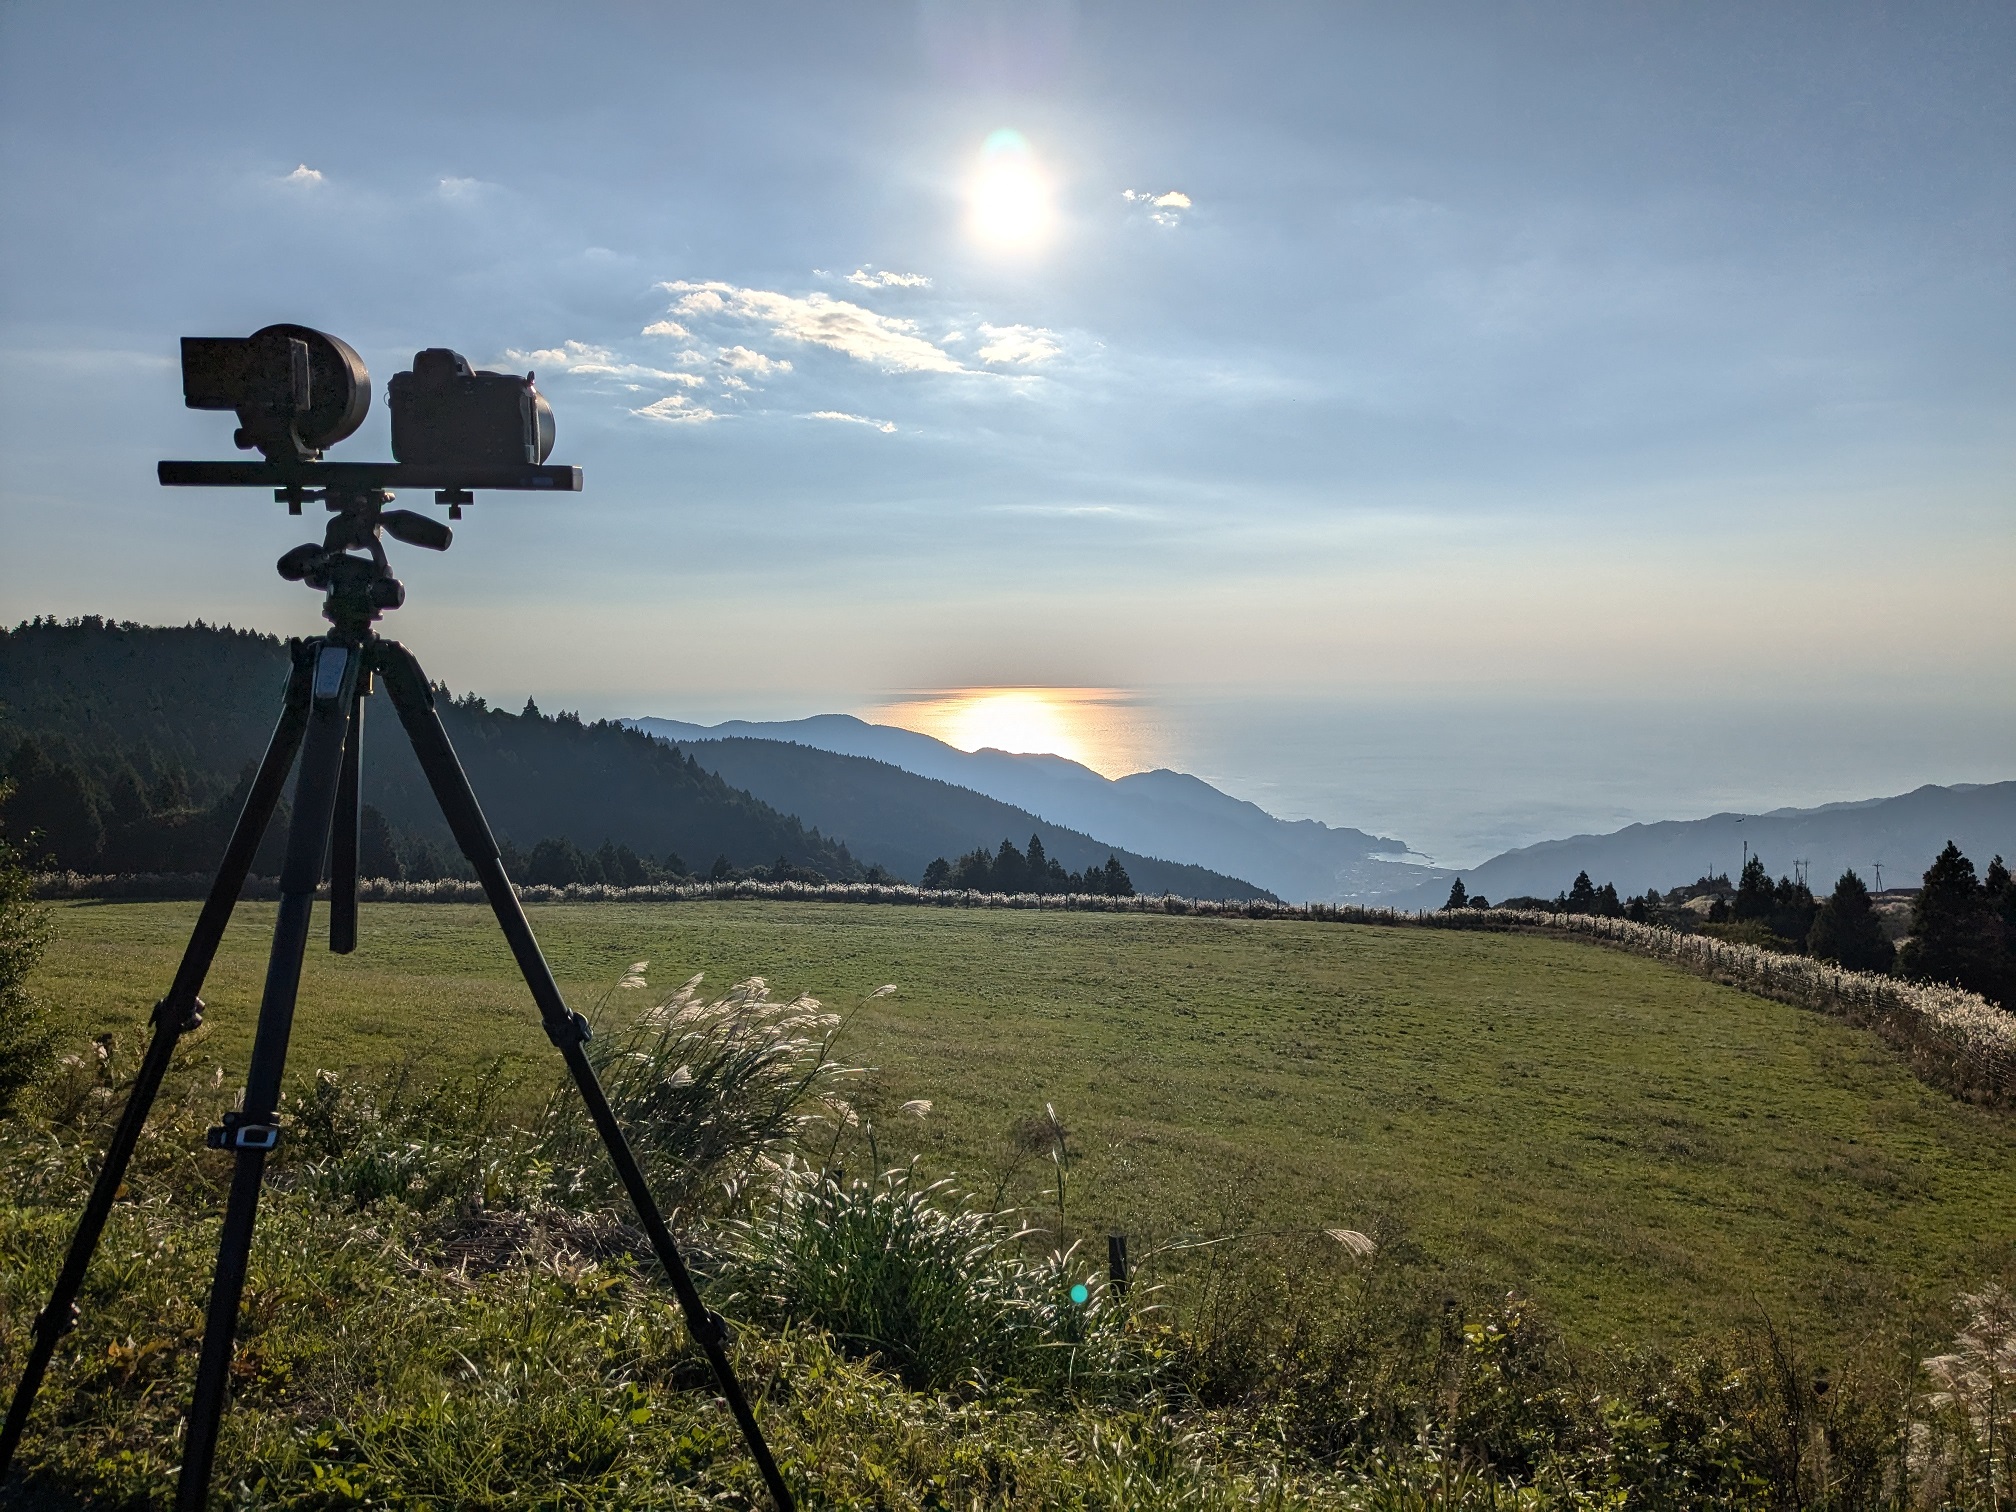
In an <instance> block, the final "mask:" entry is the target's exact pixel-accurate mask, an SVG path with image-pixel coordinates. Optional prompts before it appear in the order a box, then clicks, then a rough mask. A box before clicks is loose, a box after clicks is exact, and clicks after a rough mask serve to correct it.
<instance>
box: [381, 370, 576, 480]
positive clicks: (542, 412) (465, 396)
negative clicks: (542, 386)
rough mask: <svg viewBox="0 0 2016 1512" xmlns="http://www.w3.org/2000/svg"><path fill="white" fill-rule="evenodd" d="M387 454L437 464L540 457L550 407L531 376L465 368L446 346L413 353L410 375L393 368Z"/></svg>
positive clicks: (548, 435)
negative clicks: (389, 449)
mask: <svg viewBox="0 0 2016 1512" xmlns="http://www.w3.org/2000/svg"><path fill="white" fill-rule="evenodd" d="M385 397H386V400H387V402H388V403H389V404H390V405H391V407H392V455H393V456H394V457H395V458H397V459H398V460H399V461H401V462H419V463H433V464H435V465H437V466H442V465H453V464H457V463H467V464H470V465H472V466H477V467H507V466H510V465H512V464H522V463H528V462H529V463H539V462H544V461H545V460H546V458H547V456H548V455H549V454H550V453H551V452H552V450H553V406H552V405H550V404H548V403H547V402H546V396H545V395H544V394H542V393H540V392H539V390H538V389H536V388H534V387H533V386H532V375H531V374H530V373H527V374H526V375H525V376H524V377H523V378H520V377H519V376H518V375H517V374H516V373H490V372H479V371H472V370H471V369H470V366H469V359H468V358H466V357H464V356H463V355H462V354H461V353H460V352H451V351H449V350H448V349H447V348H446V347H429V348H428V349H427V350H426V351H424V352H416V353H414V354H413V370H412V371H411V372H410V373H394V374H393V375H392V381H391V383H389V384H388V385H386V389H385Z"/></svg>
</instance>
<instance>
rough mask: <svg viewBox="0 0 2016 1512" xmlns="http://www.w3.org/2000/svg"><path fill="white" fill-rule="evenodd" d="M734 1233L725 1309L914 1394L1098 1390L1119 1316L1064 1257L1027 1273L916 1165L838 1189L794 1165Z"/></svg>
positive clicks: (962, 1201)
mask: <svg viewBox="0 0 2016 1512" xmlns="http://www.w3.org/2000/svg"><path fill="white" fill-rule="evenodd" d="M779 1175H780V1178H781V1179H780V1181H779V1184H778V1188H777V1191H776V1195H775V1196H774V1197H773V1198H772V1199H771V1200H770V1201H769V1202H767V1203H766V1204H765V1205H764V1207H763V1208H762V1209H761V1210H760V1211H759V1212H758V1213H757V1215H756V1216H755V1217H753V1218H749V1219H745V1220H743V1221H741V1222H739V1223H737V1224H736V1225H735V1227H734V1229H733V1235H734V1237H733V1241H732V1248H731V1255H732V1258H731V1260H730V1262H729V1266H728V1272H727V1280H728V1284H729V1286H730V1287H731V1289H732V1291H733V1293H734V1296H735V1300H736V1301H737V1302H739V1303H740V1305H741V1306H743V1307H744V1308H746V1309H747V1310H748V1311H749V1312H750V1313H752V1314H753V1315H754V1316H757V1317H760V1318H763V1319H765V1320H766V1321H769V1322H771V1323H774V1324H777V1325H779V1326H782V1327H786V1328H790V1327H810V1328H815V1329H819V1330H821V1331H822V1332H824V1333H826V1334H827V1335H829V1336H830V1337H831V1338H832V1340H833V1343H834V1346H835V1347H836V1348H838V1349H839V1350H840V1351H841V1352H842V1353H844V1354H847V1355H849V1356H851V1357H854V1358H857V1359H872V1360H877V1361H879V1362H880V1363H881V1365H882V1367H883V1368H884V1369H886V1370H889V1371H892V1372H893V1373H895V1374H896V1375H897V1376H899V1377H900V1378H901V1379H902V1381H903V1382H904V1384H905V1385H907V1386H910V1387H911V1388H913V1389H915V1390H920V1391H960V1392H964V1393H968V1394H973V1395H981V1394H984V1393H986V1392H988V1391H989V1390H992V1389H995V1388H998V1387H1000V1386H1002V1385H1005V1384H1010V1383H1014V1384H1020V1385H1024V1386H1046V1387H1053V1388H1054V1387H1061V1386H1069V1385H1075V1384H1080V1383H1081V1381H1082V1383H1083V1384H1086V1385H1092V1384H1095V1383H1100V1382H1110V1380H1111V1379H1112V1378H1113V1377H1114V1375H1115V1374H1116V1373H1117V1371H1118V1368H1119V1366H1120V1361H1121V1358H1122V1356H1123V1355H1124V1348H1123V1346H1122V1342H1121V1333H1122V1325H1123V1322H1124V1319H1123V1314H1122V1313H1121V1311H1120V1309H1119V1308H1118V1306H1117V1303H1116V1301H1115V1299H1113V1298H1111V1297H1110V1296H1109V1295H1108V1294H1107V1292H1106V1289H1105V1287H1104V1285H1103V1283H1102V1282H1100V1281H1099V1280H1098V1278H1097V1277H1095V1276H1090V1275H1086V1276H1080V1277H1076V1278H1075V1281H1076V1284H1079V1285H1083V1286H1084V1287H1085V1299H1086V1300H1085V1301H1084V1303H1083V1304H1079V1303H1076V1302H1074V1301H1073V1297H1072V1287H1073V1285H1074V1276H1073V1266H1074V1260H1075V1256H1074V1255H1073V1254H1072V1253H1071V1252H1069V1251H1065V1252H1063V1253H1057V1254H1052V1255H1050V1256H1048V1257H1047V1258H1045V1259H1042V1260H1038V1261H1033V1262H1032V1261H1030V1260H1028V1259H1026V1258H1024V1256H1023V1255H1022V1254H1021V1252H1020V1250H1019V1248H1018V1242H1019V1241H1020V1240H1021V1239H1022V1238H1023V1237H1024V1232H1023V1231H1022V1230H1020V1229H1018V1228H1017V1227H1016V1225H1015V1224H1014V1222H1013V1220H1012V1217H1011V1215H1009V1214H1004V1213H988V1212H982V1211H979V1210H978V1209H976V1208H975V1207H974V1206H973V1205H972V1203H971V1200H970V1199H967V1198H964V1197H962V1196H961V1195H960V1194H959V1193H957V1192H956V1191H955V1190H954V1189H953V1187H952V1185H951V1183H950V1182H947V1181H935V1182H933V1181H926V1180H925V1179H924V1178H922V1177H921V1176H919V1175H918V1172H917V1168H916V1165H915V1164H914V1163H912V1164H910V1165H907V1166H900V1167H897V1168H895V1169H893V1170H889V1171H885V1172H883V1173H881V1174H880V1175H879V1176H876V1177H875V1178H873V1179H872V1180H864V1179H861V1178H856V1179H855V1180H853V1181H851V1182H849V1181H845V1180H844V1179H843V1178H841V1177H840V1176H839V1175H837V1174H835V1173H833V1172H830V1171H823V1170H816V1169H813V1168H810V1167H807V1166H803V1165H800V1164H797V1163H795V1162H793V1163H791V1164H789V1165H786V1166H785V1167H783V1168H782V1169H781V1170H780V1172H779Z"/></svg>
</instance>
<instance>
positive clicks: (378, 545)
mask: <svg viewBox="0 0 2016 1512" xmlns="http://www.w3.org/2000/svg"><path fill="white" fill-rule="evenodd" d="M287 495H294V496H295V497H290V498H288V499H287V502H288V504H289V505H290V507H292V508H294V509H298V508H299V507H300V504H301V502H302V501H304V500H307V499H319V500H321V501H322V502H323V503H324V504H325V505H327V506H328V508H329V511H330V516H331V518H330V520H329V525H328V528H327V529H326V530H324V531H323V532H322V544H321V545H319V546H318V545H316V544H315V543H314V542H313V541H308V542H305V543H303V544H302V545H299V546H296V547H295V548H294V549H293V550H292V551H290V552H288V553H287V554H286V555H285V556H283V557H281V558H280V560H279V562H278V564H277V566H278V569H279V572H280V576H282V577H283V578H285V579H287V581H288V582H290V583H306V584H307V585H308V586H309V587H310V588H320V589H322V590H323V593H324V594H325V597H324V598H323V600H322V614H323V617H324V618H325V619H327V620H328V621H329V623H330V624H332V625H334V626H335V627H336V628H337V629H339V630H343V631H347V632H349V633H351V634H353V635H358V636H362V635H363V634H364V633H365V631H367V630H368V629H369V627H370V624H371V621H373V620H375V619H376V618H378V616H379V615H380V614H382V613H384V612H385V611H386V610H387V609H397V608H398V607H399V606H400V605H401V604H403V603H405V602H406V585H405V584H403V583H401V582H400V581H399V579H397V578H395V577H394V576H392V564H391V562H390V561H388V560H387V559H386V556H385V546H384V543H383V542H382V541H380V539H379V532H380V531H381V530H388V531H390V532H391V533H392V538H393V539H394V540H397V541H404V542H405V543H406V544H407V545H409V546H422V547H425V548H426V549H427V550H429V551H446V550H447V549H448V547H449V545H450V543H452V542H453V541H454V539H455V535H454V532H453V531H451V530H450V529H449V528H448V527H447V526H446V525H443V524H441V523H439V522H438V521H435V520H430V519H428V518H427V516H425V515H423V514H415V513H414V512H413V511H412V510H410V509H391V510H388V509H386V508H385V506H386V505H387V504H389V503H391V502H392V498H393V495H392V492H391V490H390V489H384V488H334V487H332V488H322V489H304V488H298V487H297V488H289V489H279V490H276V497H280V496H287ZM456 512H457V513H458V514H459V513H460V512H461V511H460V508H459V506H458V507H457V510H456ZM360 550H361V551H364V552H366V553H368V555H366V556H355V555H353V554H352V553H353V552H356V551H360Z"/></svg>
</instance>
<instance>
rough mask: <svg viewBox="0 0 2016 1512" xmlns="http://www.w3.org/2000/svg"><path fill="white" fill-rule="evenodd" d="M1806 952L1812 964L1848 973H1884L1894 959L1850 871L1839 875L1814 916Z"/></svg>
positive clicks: (1894, 953)
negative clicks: (1816, 962)
mask: <svg viewBox="0 0 2016 1512" xmlns="http://www.w3.org/2000/svg"><path fill="white" fill-rule="evenodd" d="M1806 949H1807V950H1808V951H1809V952H1810V953H1811V954H1812V955H1813V957H1814V959H1815V960H1821V961H1833V962H1835V963H1836V964H1838V965H1840V966H1843V967H1845V968H1846V969H1848V970H1849V971H1888V970H1889V969H1890V967H1891V964H1892V963H1893V962H1894V961H1895V960H1896V959H1897V947H1896V946H1894V945H1892V944H1891V943H1890V941H1889V939H1888V938H1887V937H1886V936H1885V935H1884V933H1883V922H1882V920H1881V919H1879V918H1878V917H1877V915H1876V906H1875V904H1874V903H1872V902H1871V901H1870V899H1869V889H1868V887H1867V886H1866V885H1865V884H1864V883H1863V881H1862V879H1861V878H1860V877H1859V876H1857V875H1856V874H1855V871H1854V869H1853V868H1852V867H1851V868H1850V869H1849V870H1847V871H1845V872H1843V873H1841V879H1840V880H1839V881H1838V882H1836V883H1835V884H1834V891H1833V892H1832V893H1830V894H1828V897H1827V901H1826V902H1825V903H1822V904H1821V905H1820V908H1819V911H1818V912H1817V913H1815V914H1814V916H1813V927H1812V929H1811V930H1809V931H1808V933H1807V935H1806Z"/></svg>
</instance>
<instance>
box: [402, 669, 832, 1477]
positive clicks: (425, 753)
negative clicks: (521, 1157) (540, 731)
mask: <svg viewBox="0 0 2016 1512" xmlns="http://www.w3.org/2000/svg"><path fill="white" fill-rule="evenodd" d="M377 666H378V670H379V671H381V672H382V673H384V675H385V690H386V691H387V692H388V693H390V694H391V695H392V705H393V707H394V708H395V709H397V710H398V711H399V721H400V723H401V724H403V725H404V726H405V727H406V734H407V737H408V738H409V739H410V740H411V741H412V742H413V754H414V755H415V756H417V757H418V758H419V759H420V769H421V770H422V771H423V772H425V773H426V774H427V781H428V784H429V785H430V786H431V787H432V788H433V789H434V798H435V801H436V802H438V803H439V804H440V805H441V813H442V816H443V817H444V818H446V819H447V821H448V827H449V828H450V829H451V830H453V831H454V833H455V841H456V844H458V845H460V846H461V848H462V854H463V855H465V856H467V857H468V858H469V862H470V864H471V865H472V866H474V867H475V868H476V875H477V877H478V879H479V880H481V882H482V883H483V891H484V893H485V895H486V896H487V897H488V898H489V900H490V908H491V911H492V912H493V913H495V914H496V915H497V924H498V927H499V928H501V929H502V930H503V931H504V938H505V940H506V941H507V942H508V943H509V944H510V946H511V954H512V955H513V956H514V957H516V958H517V961H518V969H519V971H520V972H521V973H522V974H523V975H524V977H525V985H526V986H527V987H529V988H531V990H532V1000H533V1001H534V1002H535V1003H537V1004H538V1005H539V1017H540V1019H541V1020H542V1021H543V1023H544V1025H545V1029H546V1037H547V1038H548V1039H550V1040H552V1041H553V1043H554V1045H555V1046H556V1047H557V1048H558V1049H559V1051H560V1054H561V1057H562V1058H563V1059H564V1060H565V1061H566V1062H567V1070H568V1072H569V1073H570V1074H571V1075H572V1076H573V1078H574V1084H575V1085H576V1086H577V1087H579V1088H580V1090H581V1100H582V1101H583V1102H585V1103H586V1104H587V1105H588V1116H589V1117H590V1118H591V1119H593V1120H594V1123H595V1130H596V1132H597V1133H598V1134H600V1135H601V1136H602V1143H603V1144H604V1145H605V1146H606V1147H607V1148H608V1151H609V1159H610V1161H611V1162H612V1163H613V1164H614V1165H615V1167H616V1174H617V1176H618V1177H620V1178H621V1180H622V1182H623V1189H624V1190H625V1191H626V1192H627V1193H629V1196H630V1202H631V1205H632V1206H633V1207H634V1208H636V1210H637V1216H638V1218H639V1220H640V1221H641V1222H642V1223H643V1225H644V1232H645V1233H646V1234H648V1235H649V1236H650V1239H651V1248H652V1250H653V1251H654V1252H655V1253H656V1254H657V1256H658V1263H659V1264H660V1265H662V1266H663V1267H664V1268H665V1275H666V1277H667V1279H669V1280H670V1281H671V1283H672V1290H673V1292H674V1293H675V1294H676V1295H677V1296H678V1298H679V1306H680V1308H681V1310H682V1311H683V1312H684V1313H685V1314H686V1326H687V1328H688V1329H689V1330H691V1332H692V1334H693V1339H694V1342H695V1343H697V1344H698V1345H699V1346H700V1348H701V1349H702V1350H703V1351H705V1353H706V1355H707V1362H708V1364H710V1365H711V1366H713V1367H714V1379H715V1381H716V1382H717V1383H718V1384H719V1386H720V1388H721V1395H722V1396H723V1397H724V1398H726V1400H727V1402H728V1410H729V1411H730V1412H731V1413H733V1414H734V1416H735V1422H736V1424H737V1426H739V1427H740V1428H741V1430H742V1437H743V1439H744V1441H745V1442H746V1443H747V1444H748V1445H749V1453H750V1455H751V1456H752V1457H753V1458H754V1459H755V1461H756V1466H757V1468H758V1469H759V1470H760V1471H761V1472H762V1474H763V1483H764V1485H766V1486H767V1487H768V1488H769V1491H770V1499H771V1501H772V1502H774V1503H775V1504H776V1506H777V1509H778V1512H793V1508H794V1506H795V1503H794V1502H793V1500H792V1496H791V1489H790V1487H788V1486H786V1485H785V1484H784V1476H783V1474H782V1472H780V1471H779V1470H778V1468H777V1461H776V1460H775V1459H774V1458H772V1457H771V1454H770V1446H769V1444H768V1443H766V1442H765V1441H764V1438H763V1430H762V1428H761V1427H760V1426H758V1424H757V1422H756V1414H755V1413H754V1412H753V1411H751V1409H750V1406H749V1399H748V1398H747V1397H746V1396H744V1395H743V1393H742V1384H741V1382H740V1381H738V1380H737V1379H736V1378H735V1367H734V1364H733V1362H731V1361H730V1360H729V1358H728V1348H727V1345H728V1327H727V1324H725V1323H724V1322H723V1321H722V1320H721V1319H720V1317H719V1316H717V1315H716V1314H714V1313H711V1312H709V1311H708V1310H707V1305H706V1303H704V1302H702V1301H701V1300H700V1293H699V1291H698V1290H697V1289H695V1287H694V1285H693V1278H692V1276H691V1275H690V1274H689V1273H688V1271H687V1269H686V1262H685V1261H684V1260H683V1259H681V1258H680V1255H679V1247H678V1245H677V1244H676V1243H674V1242H673V1239H672V1231H671V1230H670V1229H669V1228H668V1227H667V1226H666V1224H665V1218H664V1215H663V1214H661V1213H660V1212H659V1211H658V1204H657V1201H656V1200H655V1199H654V1198H653V1197H652V1195H651V1188H650V1186H649V1185H648V1184H647V1183H646V1182H645V1180H644V1172H643V1171H642V1169H640V1168H639V1166H638V1164H637V1157H636V1155H635V1153H634V1152H632V1150H631V1148H630V1141H629V1140H628V1139H627V1138H626V1137H625V1136H624V1133H623V1128H622V1125H621V1124H619V1123H617V1121H616V1114H615V1112H614V1110H613V1109H611V1108H610V1106H609V1099H608V1097H607V1096H606V1095H605V1094H604V1093H603V1091H602V1084H601V1082H600V1081H598V1080H597V1079H596V1076H595V1068H594V1067H593V1066H592V1065H590V1064H589V1061H588V1053H587V1052H586V1051H585V1050H584V1049H582V1044H583V1043H584V1042H585V1041H586V1040H587V1038H588V1023H587V1021H586V1020H585V1019H583V1018H582V1017H581V1015H579V1014H578V1013H575V1012H573V1011H572V1010H570V1009H569V1008H568V1006H567V1003H566V1000H565V999H564V998H562V997H561V995H560V986H559V983H557V982H555V981H554V980H553V971H552V968H551V967H549V966H548V965H547V964H546V956H545V954H544V952H542V951H541V950H540V949H539V942H538V940H537V939H535V938H534V937H533V934H532V925H531V923H530V922H529V921H528V920H527V919H526V917H525V909H524V907H523V905H521V904H520V903H519V901H518V894H517V893H516V891H514V890H513V888H512V886H511V880H510V878H508V877H507V876H505V874H504V862H503V860H502V859H501V858H500V857H499V856H498V854H497V842H496V840H495V839H494V838H493V837H492V836H491V833H490V824H489V821H488V820H486V819H485V818H484V817H483V810H482V808H481V806H480V805H478V803H477V802H476V794H475V791H474V790H473V789H472V788H471V787H470V786H469V778H468V777H467V775H466V774H465V773H464V772H463V770H462V763H461V762H460V761H459V760H457V759H456V756H455V749H454V747H453V746H451V745H450V744H449V743H448V732H447V731H446V730H444V729H442V728H441V717H440V715H439V714H437V713H435V711H434V695H433V692H432V690H431V689H429V688H428V686H427V679H426V676H425V675H424V674H423V673H422V672H421V670H420V664H419V663H418V662H416V661H415V660H414V659H413V656H412V653H410V652H409V651H407V650H406V648H405V647H404V646H401V645H399V644H398V643H397V642H396V641H379V642H378V643H377Z"/></svg>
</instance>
